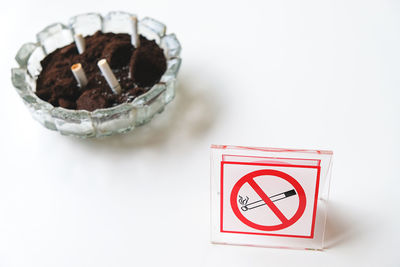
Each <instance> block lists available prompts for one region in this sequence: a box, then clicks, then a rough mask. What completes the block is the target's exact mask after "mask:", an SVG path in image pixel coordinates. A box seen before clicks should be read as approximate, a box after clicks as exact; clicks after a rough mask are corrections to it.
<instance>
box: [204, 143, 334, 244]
mask: <svg viewBox="0 0 400 267" xmlns="http://www.w3.org/2000/svg"><path fill="white" fill-rule="evenodd" d="M332 155H333V153H332V151H320V150H295V149H275V148H259V147H239V146H222V145H212V146H211V241H212V242H213V243H219V244H232V245H249V246H263V247H280V248H296V249H316V250H321V249H323V242H324V232H325V222H326V215H327V200H328V197H329V183H330V176H331V166H332Z"/></svg>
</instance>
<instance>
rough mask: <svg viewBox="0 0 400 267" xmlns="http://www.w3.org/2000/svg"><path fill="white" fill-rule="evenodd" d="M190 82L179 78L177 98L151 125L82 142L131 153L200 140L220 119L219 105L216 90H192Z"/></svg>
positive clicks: (201, 86)
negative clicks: (216, 99)
mask: <svg viewBox="0 0 400 267" xmlns="http://www.w3.org/2000/svg"><path fill="white" fill-rule="evenodd" d="M189 81H190V79H189V78H187V79H185V78H184V77H182V78H181V77H180V78H179V81H178V87H177V90H176V96H175V99H174V100H173V101H172V102H171V103H170V104H168V105H167V106H166V110H165V111H163V112H162V113H161V114H157V115H155V117H154V118H153V119H152V120H151V121H150V122H149V123H147V124H145V125H143V126H140V127H138V128H136V129H134V130H133V131H132V132H129V133H125V134H119V135H114V136H110V137H105V138H100V139H89V140H80V142H82V143H84V144H86V145H89V146H92V145H95V146H96V147H107V148H108V149H118V150H128V149H132V148H141V147H143V148H144V147H146V148H151V147H158V146H163V145H167V144H173V145H176V144H179V145H181V146H182V145H183V144H182V142H184V141H185V140H188V139H189V140H190V139H194V138H199V137H201V136H202V135H204V134H205V133H206V132H207V131H208V130H209V129H210V128H211V127H212V126H213V124H214V122H215V120H216V118H217V117H218V116H217V107H218V105H217V103H216V102H215V98H214V97H213V96H212V93H213V92H215V90H212V89H213V88H212V87H211V86H209V84H196V88H192V85H191V84H190V82H189Z"/></svg>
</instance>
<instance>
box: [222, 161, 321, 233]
mask: <svg viewBox="0 0 400 267" xmlns="http://www.w3.org/2000/svg"><path fill="white" fill-rule="evenodd" d="M222 156H224V155H222ZM230 156H236V155H230ZM280 159H286V158H280ZM299 160H312V159H299ZM312 161H315V160H312ZM224 164H237V165H254V166H274V167H293V168H311V169H317V181H316V185H315V196H314V209H313V214H312V223H311V234H310V235H309V236H302V235H284V234H272V233H253V232H241V231H227V230H224V229H223V214H224V212H223V210H224V209H223V198H224V191H223V189H224V187H223V185H224V183H223V182H224ZM320 174H321V166H320V165H318V166H307V165H293V164H269V163H252V162H235V161H223V160H222V161H221V185H220V186H221V199H220V232H221V233H233V234H250V235H268V236H282V237H296V238H309V239H312V238H314V230H315V218H316V215H317V203H318V192H319V180H320Z"/></svg>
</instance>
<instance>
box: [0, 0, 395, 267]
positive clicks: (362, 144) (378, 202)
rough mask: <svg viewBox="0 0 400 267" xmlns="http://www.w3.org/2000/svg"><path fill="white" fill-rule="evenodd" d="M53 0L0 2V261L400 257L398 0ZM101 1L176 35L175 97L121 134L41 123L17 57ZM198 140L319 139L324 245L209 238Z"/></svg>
mask: <svg viewBox="0 0 400 267" xmlns="http://www.w3.org/2000/svg"><path fill="white" fill-rule="evenodd" d="M67 2H68V4H65V3H66V1H42V0H35V1H27V0H26V1H7V2H5V3H3V4H2V6H3V7H2V16H1V17H0V22H1V24H0V25H1V27H2V33H1V34H2V38H1V44H0V48H1V49H0V53H1V54H0V55H1V57H0V58H1V59H2V60H1V63H0V67H1V70H0V77H1V80H0V81H1V87H2V88H1V90H0V97H1V100H2V101H1V105H0V106H1V112H0V119H1V121H2V126H1V131H0V137H1V139H0V140H1V150H0V151H1V159H0V166H1V170H0V266H1V267H10V266H40V267H45V266H96V267H102V266H218V267H220V266H231V267H232V266H240V267H243V266H294V265H296V266H400V253H399V248H400V204H399V203H400V193H399V192H400V189H399V187H400V182H399V179H400V176H399V167H398V166H399V163H400V153H399V151H400V138H399V137H400V116H399V115H400V2H399V1H384V0H376V1H365V0H363V1H348V0H345V1H318V0H316V1H269V2H267V1H258V2H256V1H207V0H203V1H195V2H189V1H181V2H179V1H174V0H168V1H150V0H143V1H141V0H138V1H126V0H125V1H119V0H112V1H75V0H70V1H67ZM247 2H252V3H247ZM110 10H126V11H129V12H133V13H137V14H139V15H140V16H151V17H154V18H157V19H159V20H160V21H162V22H164V23H166V24H167V25H168V31H169V32H175V33H176V34H177V36H178V38H179V39H180V41H181V43H182V46H183V51H182V58H183V64H182V68H181V72H180V74H179V80H180V83H179V88H178V95H177V97H176V99H175V100H174V101H173V102H172V103H171V104H170V105H169V106H168V107H167V108H166V110H165V112H164V113H162V114H161V115H158V116H157V117H156V118H155V119H154V120H153V121H152V122H151V123H150V124H148V125H146V126H143V127H141V128H138V129H137V130H135V131H134V132H132V133H130V134H126V135H123V136H116V137H111V138H107V139H103V140H79V139H75V138H70V137H64V136H61V135H59V134H58V133H56V132H52V131H49V130H47V129H45V128H44V127H42V126H41V125H39V124H38V123H37V122H35V121H34V120H33V119H32V118H31V117H30V114H29V112H28V110H27V109H26V108H25V107H24V105H23V103H22V101H21V100H20V99H19V97H18V96H17V93H16V92H15V91H14V89H13V87H12V85H11V82H10V68H11V67H15V66H16V63H15V62H14V60H13V58H14V55H15V53H16V52H17V50H18V48H19V47H20V46H21V45H22V44H23V43H24V42H27V41H34V40H35V33H36V32H37V31H39V30H41V29H42V28H43V27H45V26H46V25H48V24H50V23H53V22H56V21H61V22H66V21H67V19H68V18H69V17H70V16H72V15H75V14H78V13H84V12H89V11H96V12H101V13H103V14H104V13H106V12H107V11H110ZM212 143H214V144H234V145H249V146H252V145H253V146H268V147H285V148H286V147H289V148H310V149H330V150H333V151H334V169H333V177H332V183H331V195H330V196H331V199H330V210H329V214H328V224H327V230H326V231H327V237H326V244H327V248H326V250H324V251H322V252H317V251H300V250H284V249H268V248H253V247H239V246H224V245H212V244H210V242H209V232H210V224H209V221H210V220H209V219H210V216H209V214H210V210H209V195H210V192H209V151H210V149H209V147H210V144H212Z"/></svg>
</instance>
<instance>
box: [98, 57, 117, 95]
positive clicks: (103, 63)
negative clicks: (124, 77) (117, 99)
mask: <svg viewBox="0 0 400 267" xmlns="http://www.w3.org/2000/svg"><path fill="white" fill-rule="evenodd" d="M97 66H99V68H100V71H101V73H102V74H103V76H104V78H106V81H107V83H108V86H110V88H111V90H113V92H114V94H120V93H121V85H120V84H119V82H118V80H117V78H115V75H114V73H113V72H112V70H111V68H110V66H109V65H108V63H107V60H105V59H104V58H103V59H100V60H99V62H97Z"/></svg>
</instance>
